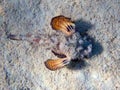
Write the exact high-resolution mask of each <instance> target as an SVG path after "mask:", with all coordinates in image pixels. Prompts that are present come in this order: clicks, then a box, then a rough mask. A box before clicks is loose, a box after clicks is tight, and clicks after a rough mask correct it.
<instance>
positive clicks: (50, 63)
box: [45, 58, 70, 71]
mask: <svg viewBox="0 0 120 90" xmlns="http://www.w3.org/2000/svg"><path fill="white" fill-rule="evenodd" d="M69 62H70V60H68V59H67V58H59V59H48V60H47V61H45V66H46V67H47V68H48V69H50V70H53V71H54V70H57V69H59V68H62V67H63V66H65V65H67V64H69Z"/></svg>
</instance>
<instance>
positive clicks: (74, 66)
mask: <svg viewBox="0 0 120 90" xmlns="http://www.w3.org/2000/svg"><path fill="white" fill-rule="evenodd" d="M87 66H89V65H88V64H87V63H86V62H85V61H84V60H79V59H74V60H71V62H70V64H69V65H68V66H67V68H69V69H71V70H80V69H84V68H85V67H87Z"/></svg>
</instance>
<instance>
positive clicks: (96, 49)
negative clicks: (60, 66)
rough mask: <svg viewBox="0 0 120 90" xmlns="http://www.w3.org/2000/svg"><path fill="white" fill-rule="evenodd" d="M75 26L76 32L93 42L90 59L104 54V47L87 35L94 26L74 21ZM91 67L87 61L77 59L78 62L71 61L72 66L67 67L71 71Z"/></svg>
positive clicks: (81, 21) (85, 22) (82, 21)
mask: <svg viewBox="0 0 120 90" xmlns="http://www.w3.org/2000/svg"><path fill="white" fill-rule="evenodd" d="M74 23H75V25H76V28H75V29H76V32H79V33H80V35H81V36H83V37H84V36H86V35H87V36H88V37H89V38H90V39H91V41H92V45H93V47H92V54H91V56H90V57H89V58H91V57H92V56H95V55H99V54H101V53H102V52H103V47H102V45H101V44H100V43H99V42H96V40H95V39H94V38H92V37H91V36H89V35H88V34H87V31H89V30H91V28H92V27H93V26H94V25H92V24H91V23H90V22H87V21H84V20H82V19H80V20H77V21H74ZM87 66H89V64H88V63H86V62H85V60H80V59H76V60H71V62H70V64H69V65H68V66H67V68H69V69H71V70H80V69H83V68H85V67H87Z"/></svg>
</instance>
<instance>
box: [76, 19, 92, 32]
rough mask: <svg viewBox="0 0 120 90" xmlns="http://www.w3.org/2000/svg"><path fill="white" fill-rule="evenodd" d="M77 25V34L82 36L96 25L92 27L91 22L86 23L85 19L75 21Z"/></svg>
mask: <svg viewBox="0 0 120 90" xmlns="http://www.w3.org/2000/svg"><path fill="white" fill-rule="evenodd" d="M74 23H75V26H76V27H75V30H76V32H79V33H81V34H84V33H86V32H87V31H88V30H90V29H91V28H92V27H93V26H94V25H92V24H91V23H90V22H87V21H84V20H83V19H80V20H76V21H74Z"/></svg>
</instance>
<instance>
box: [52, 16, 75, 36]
mask: <svg viewBox="0 0 120 90" xmlns="http://www.w3.org/2000/svg"><path fill="white" fill-rule="evenodd" d="M51 26H52V28H53V29H54V30H60V31H62V32H63V33H64V34H66V35H67V36H70V35H72V34H73V33H74V32H75V24H74V23H73V22H72V21H71V19H70V18H67V17H65V16H62V15H60V16H57V17H54V18H52V20H51Z"/></svg>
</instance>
